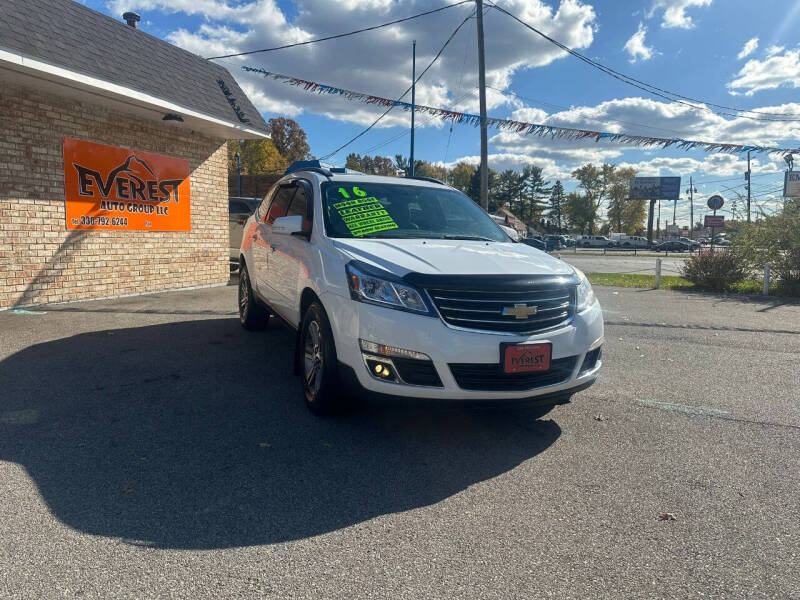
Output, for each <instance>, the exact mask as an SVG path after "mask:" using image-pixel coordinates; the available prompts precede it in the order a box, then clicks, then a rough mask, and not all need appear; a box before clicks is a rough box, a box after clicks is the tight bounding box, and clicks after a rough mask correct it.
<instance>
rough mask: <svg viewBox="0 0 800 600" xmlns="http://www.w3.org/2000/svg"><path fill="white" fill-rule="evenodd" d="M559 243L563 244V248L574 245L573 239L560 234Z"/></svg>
mask: <svg viewBox="0 0 800 600" xmlns="http://www.w3.org/2000/svg"><path fill="white" fill-rule="evenodd" d="M561 243H562V244H564V247H565V248H572V247H573V246H574V245H575V240H574V239H572V238H571V237H569V236H568V235H562V236H561Z"/></svg>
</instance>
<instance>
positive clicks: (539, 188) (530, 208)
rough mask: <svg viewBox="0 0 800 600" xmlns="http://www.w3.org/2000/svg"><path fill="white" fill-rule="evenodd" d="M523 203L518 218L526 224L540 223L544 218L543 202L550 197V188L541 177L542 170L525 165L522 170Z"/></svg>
mask: <svg viewBox="0 0 800 600" xmlns="http://www.w3.org/2000/svg"><path fill="white" fill-rule="evenodd" d="M522 183H523V187H524V190H523V192H524V193H523V203H522V206H521V207H520V218H521V219H522V220H523V221H524V222H526V223H532V222H536V221H539V222H541V221H542V217H543V216H544V206H545V202H544V200H545V199H546V198H547V197H548V196H549V195H550V193H551V191H552V186H551V185H550V182H549V181H545V180H544V177H543V176H542V168H541V167H537V166H534V165H526V166H525V168H524V169H522Z"/></svg>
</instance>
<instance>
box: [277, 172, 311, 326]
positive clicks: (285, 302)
mask: <svg viewBox="0 0 800 600" xmlns="http://www.w3.org/2000/svg"><path fill="white" fill-rule="evenodd" d="M294 185H295V190H294V193H293V195H292V199H291V203H290V204H289V207H288V209H287V211H286V216H294V215H299V216H301V217H303V235H273V236H272V238H270V239H271V241H270V244H271V245H272V250H273V251H272V252H271V254H270V278H271V280H272V285H273V286H274V289H275V301H274V302H275V303H274V304H271V306H272V307H273V308H274V309H275V310H276V311H277V312H279V313H280V314H281V315H282V316H283V317H284V319H286V320H287V321H289V322H290V323H293V324H296V323H298V322H299V319H300V315H299V310H300V292H301V291H302V289H303V287H304V282H305V280H306V279H307V278H308V273H309V268H310V261H311V254H310V252H311V249H310V242H309V239H310V236H311V221H312V207H313V197H312V188H311V184H310V183H309V182H307V181H306V180H303V179H298V180H296V181H295V182H294Z"/></svg>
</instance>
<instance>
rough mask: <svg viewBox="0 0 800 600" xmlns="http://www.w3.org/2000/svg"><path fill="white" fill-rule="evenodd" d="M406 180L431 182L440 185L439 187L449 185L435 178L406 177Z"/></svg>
mask: <svg viewBox="0 0 800 600" xmlns="http://www.w3.org/2000/svg"><path fill="white" fill-rule="evenodd" d="M406 179H419V180H420V181H430V182H431V183H438V184H439V185H447V184H446V183H445V182H444V181H442V180H441V179H435V178H433V177H423V176H421V175H414V176H413V177H408V176H406Z"/></svg>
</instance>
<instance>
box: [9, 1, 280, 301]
mask: <svg viewBox="0 0 800 600" xmlns="http://www.w3.org/2000/svg"><path fill="white" fill-rule="evenodd" d="M126 17H127V20H128V24H126V23H125V22H123V21H117V20H115V19H112V18H110V17H107V16H105V15H102V14H100V13H97V12H95V11H93V10H90V9H88V8H86V7H85V6H83V5H81V4H78V3H76V2H73V1H72V0H3V2H2V3H0V310H2V309H6V308H10V307H15V306H26V305H37V304H45V303H50V302H60V301H67V300H81V299H89V298H102V297H109V296H121V295H126V294H139V293H146V292H153V291H158V290H167V289H179V288H186V287H194V286H204V285H214V284H223V283H225V282H227V280H228V276H229V267H228V214H227V212H228V205H227V196H228V174H227V149H226V143H225V142H226V140H227V139H234V138H235V139H245V138H264V137H267V133H266V131H267V125H266V123H265V122H264V120H263V118H262V117H261V115H260V114H259V113H258V111H257V110H256V109H255V108H254V107H253V105H252V104H251V103H250V101H249V100H248V99H247V97H246V96H245V95H244V93H243V92H242V91H241V89H239V87H238V85H237V84H236V82H235V80H234V79H233V77H232V76H231V74H230V73H229V72H228V71H227V70H226V69H225V68H223V67H221V66H219V65H217V64H214V63H212V62H209V61H206V60H204V59H203V58H201V57H199V56H196V55H194V54H191V53H189V52H186V51H184V50H181V49H180V48H177V47H175V46H172V45H171V44H168V43H166V42H164V41H162V40H159V39H157V38H155V37H153V36H150V35H148V34H147V33H145V32H143V31H141V30H140V29H137V27H136V21H137V20H138V16H136V15H132V14H131V13H126Z"/></svg>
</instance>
